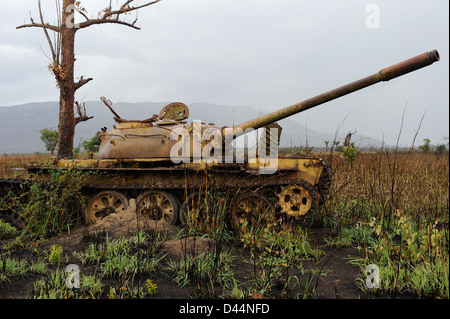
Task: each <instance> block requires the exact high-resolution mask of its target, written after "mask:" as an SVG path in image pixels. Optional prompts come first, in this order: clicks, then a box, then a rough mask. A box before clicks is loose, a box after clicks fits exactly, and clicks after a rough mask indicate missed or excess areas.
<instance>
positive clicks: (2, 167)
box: [0, 154, 51, 178]
mask: <svg viewBox="0 0 450 319" xmlns="http://www.w3.org/2000/svg"><path fill="white" fill-rule="evenodd" d="M49 161H51V156H50V155H48V154H37V155H35V154H32V155H0V178H14V177H19V176H21V175H23V172H21V171H15V170H13V169H14V168H24V167H26V166H28V165H30V164H32V163H47V162H49Z"/></svg>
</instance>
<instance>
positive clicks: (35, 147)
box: [0, 101, 381, 154]
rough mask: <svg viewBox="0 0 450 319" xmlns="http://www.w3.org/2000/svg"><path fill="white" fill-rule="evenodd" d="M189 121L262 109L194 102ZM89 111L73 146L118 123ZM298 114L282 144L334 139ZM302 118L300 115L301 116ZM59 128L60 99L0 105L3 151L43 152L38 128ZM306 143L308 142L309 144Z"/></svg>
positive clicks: (102, 111)
mask: <svg viewBox="0 0 450 319" xmlns="http://www.w3.org/2000/svg"><path fill="white" fill-rule="evenodd" d="M167 104H169V102H139V103H125V102H118V103H114V104H113V107H114V109H115V110H116V112H117V113H118V114H119V115H120V116H121V117H122V118H125V119H129V120H139V119H146V118H149V117H151V116H152V115H153V114H158V113H159V111H160V110H161V109H162V108H163V107H164V106H165V105H167ZM188 107H189V110H190V116H189V121H193V120H200V121H202V122H205V123H211V122H214V123H215V124H216V125H218V126H225V125H226V126H232V125H233V124H239V123H242V122H244V121H247V120H250V119H252V118H255V117H258V116H259V115H262V114H265V113H266V112H263V111H261V110H258V109H256V108H253V107H250V106H234V107H232V106H226V105H217V104H211V103H192V104H190V105H188ZM86 110H87V114H88V115H89V116H94V118H93V119H91V120H89V121H87V122H82V123H80V124H78V125H77V126H76V133H75V138H74V145H75V146H78V145H79V144H81V142H82V141H84V140H86V139H89V138H91V137H92V136H94V135H95V134H96V132H97V131H99V130H100V128H101V127H105V126H106V127H107V128H108V130H109V129H111V128H112V126H113V125H114V124H115V122H114V120H113V115H112V113H111V112H110V111H109V110H108V108H107V107H106V106H105V105H104V104H103V103H102V102H101V101H90V102H86ZM298 118H299V117H298V116H297V117H295V116H294V117H291V118H287V119H284V120H282V121H280V122H278V123H279V124H280V125H281V126H282V128H283V131H282V137H281V146H282V147H291V146H305V145H306V144H308V146H313V147H324V145H325V144H324V141H333V140H334V135H335V134H334V132H332V133H331V132H317V131H314V130H311V129H310V128H306V127H305V126H304V125H302V124H300V123H299V122H298V120H296V119H298ZM300 118H301V117H300ZM48 127H52V128H57V127H58V102H39V103H28V104H23V105H14V106H8V107H0V136H1V139H0V153H8V154H11V153H35V152H44V151H45V147H44V143H43V142H42V141H41V140H40V133H39V130H41V129H43V128H48ZM346 133H347V132H340V134H339V136H338V140H340V141H342V140H343V138H344V137H345V134H346ZM352 141H360V142H357V145H359V144H360V145H361V146H367V145H374V146H379V145H381V142H380V141H378V140H375V139H370V138H367V137H364V136H360V135H357V134H355V135H354V136H352ZM306 142H307V143H306Z"/></svg>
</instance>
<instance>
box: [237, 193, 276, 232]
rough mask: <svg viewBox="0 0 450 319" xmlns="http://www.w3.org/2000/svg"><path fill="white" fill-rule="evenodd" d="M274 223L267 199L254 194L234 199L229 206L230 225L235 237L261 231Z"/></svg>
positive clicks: (272, 211) (273, 215)
mask: <svg viewBox="0 0 450 319" xmlns="http://www.w3.org/2000/svg"><path fill="white" fill-rule="evenodd" d="M275 222H276V220H275V214H274V210H273V207H272V205H271V204H270V203H269V201H268V200H267V198H266V197H265V196H263V195H259V194H257V193H254V192H246V193H244V194H242V195H241V196H239V197H238V198H236V199H235V200H234V202H233V203H232V206H231V225H232V227H233V230H234V233H235V235H236V236H237V237H242V236H243V235H245V234H249V233H250V232H251V231H252V230H256V229H257V228H258V229H263V228H265V227H267V226H269V224H272V225H274V224H275Z"/></svg>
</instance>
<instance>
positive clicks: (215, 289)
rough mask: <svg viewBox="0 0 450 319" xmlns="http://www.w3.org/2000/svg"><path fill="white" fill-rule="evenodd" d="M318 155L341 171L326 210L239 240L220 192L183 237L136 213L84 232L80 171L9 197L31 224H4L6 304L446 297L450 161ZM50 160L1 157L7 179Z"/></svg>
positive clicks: (2, 294) (385, 154)
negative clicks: (71, 202)
mask: <svg viewBox="0 0 450 319" xmlns="http://www.w3.org/2000/svg"><path fill="white" fill-rule="evenodd" d="M322 155H323V156H324V158H325V159H327V160H328V161H330V162H332V164H333V170H334V176H333V184H332V189H331V194H330V197H329V199H328V201H327V202H326V204H325V205H323V206H322V207H320V208H319V209H317V210H315V211H313V212H312V213H310V215H309V216H308V218H307V219H306V220H305V221H302V222H300V223H296V224H295V225H291V226H290V228H289V229H282V230H280V229H278V230H277V231H276V232H275V231H274V230H273V229H272V228H271V227H268V226H267V225H264V224H261V227H255V228H254V229H252V230H251V231H249V233H248V234H245V235H244V236H242V237H241V238H239V239H236V238H235V237H234V236H233V234H232V233H231V232H230V230H229V227H228V220H227V206H226V204H223V203H226V201H224V199H227V197H228V196H231V195H232V194H214V195H213V196H212V197H211V198H212V200H211V204H210V209H209V213H210V214H211V216H210V217H211V218H210V219H208V222H205V223H204V224H196V225H190V227H187V228H184V229H183V228H181V227H179V226H167V225H162V224H158V223H156V222H154V221H149V220H145V218H140V219H136V216H135V214H133V212H132V211H129V212H126V213H124V214H123V215H122V216H113V215H111V216H109V217H108V218H105V219H104V220H103V221H102V222H101V223H100V224H99V225H93V226H87V225H83V224H81V223H80V222H79V221H77V219H76V218H75V216H73V215H70V214H68V213H67V212H66V208H67V201H65V199H67V198H74V197H76V196H77V189H78V188H79V185H80V184H81V183H82V180H83V176H82V175H80V174H77V173H75V174H73V175H71V176H65V175H64V174H62V173H57V174H55V175H57V176H55V180H54V182H53V185H52V186H51V187H49V188H39V187H31V189H30V190H29V191H28V193H27V196H28V198H32V200H31V201H23V200H21V194H20V192H19V191H15V192H14V193H9V194H7V196H6V197H4V198H3V200H1V201H0V204H1V207H0V209H1V210H3V211H6V210H7V208H8V207H9V208H11V205H12V204H11V203H14V205H17V206H16V207H19V208H20V210H21V214H23V215H24V216H25V217H26V219H27V221H28V223H27V225H26V227H25V228H23V229H16V228H14V227H12V226H10V225H9V224H8V223H7V222H2V221H0V298H32V299H34V298H58V299H59V298H96V299H128V298H133V299H135V298H154V299H168V298H183V299H191V298H209V299H211V298H253V299H255V298H256V299H257V298H269V299H298V298H316V299H331V298H333V299H334V298H347V299H348V298H351V299H355V298H414V299H415V298H438V299H448V298H449V277H448V275H449V257H448V253H449V226H448V225H449V224H448V221H449V157H448V152H443V153H433V152H429V153H423V152H421V153H396V152H393V151H389V150H385V149H383V150H379V151H376V152H370V153H363V152H361V153H359V154H357V156H356V158H355V159H354V160H353V161H351V162H349V161H347V160H346V159H344V158H343V157H342V155H341V154H340V153H334V154H332V155H330V154H322ZM48 160H49V158H48V157H45V156H44V157H40V156H21V157H19V156H2V157H0V178H6V177H14V176H19V175H20V174H23V172H21V171H13V172H11V171H10V168H12V167H24V166H26V165H27V163H28V162H29V161H42V162H46V161H48ZM67 175H69V174H67ZM4 195H5V194H4ZM16 199H17V200H16ZM219 203H220V204H219ZM0 215H1V211H0ZM68 265H74V266H75V267H76V268H77V270H79V272H77V273H76V274H79V277H76V276H75V277H73V278H75V279H79V288H76V287H78V286H76V285H75V287H71V286H70V284H71V283H73V284H76V281H75V279H74V281H67V278H68V274H69V273H66V267H67V266H68ZM74 266H71V267H74ZM366 270H367V271H368V272H366Z"/></svg>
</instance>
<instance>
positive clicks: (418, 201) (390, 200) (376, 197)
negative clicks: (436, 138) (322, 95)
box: [332, 151, 449, 222]
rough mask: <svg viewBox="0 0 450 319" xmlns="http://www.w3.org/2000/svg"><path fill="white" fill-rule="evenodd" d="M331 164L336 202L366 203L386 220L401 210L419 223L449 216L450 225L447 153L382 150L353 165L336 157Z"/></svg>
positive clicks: (360, 157) (363, 156)
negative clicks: (410, 152)
mask: <svg viewBox="0 0 450 319" xmlns="http://www.w3.org/2000/svg"><path fill="white" fill-rule="evenodd" d="M332 162H333V169H334V176H333V184H332V196H333V198H332V200H334V201H335V202H336V201H337V202H341V203H342V202H346V203H365V204H367V205H370V206H371V207H376V208H377V209H379V213H381V214H384V217H385V218H386V219H389V217H390V216H391V215H392V214H393V213H395V212H396V211H397V210H401V211H403V212H404V213H407V214H408V215H410V216H411V217H412V218H413V219H415V220H417V221H419V220H422V219H423V218H425V219H426V220H427V221H435V220H436V219H438V218H445V216H446V218H447V222H448V209H449V156H448V153H443V154H437V153H412V154H409V153H397V154H396V153H394V152H389V151H379V152H377V153H371V154H359V155H358V157H357V159H356V160H355V161H354V162H353V163H352V164H351V165H350V164H348V163H346V162H345V161H343V160H342V159H340V158H336V156H335V157H334V158H333V159H332ZM355 213H356V212H355ZM360 213H364V211H361V212H360ZM366 213H367V212H366ZM352 217H353V218H363V217H364V216H352Z"/></svg>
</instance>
